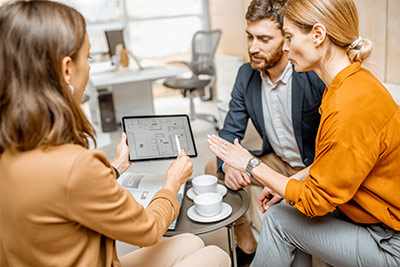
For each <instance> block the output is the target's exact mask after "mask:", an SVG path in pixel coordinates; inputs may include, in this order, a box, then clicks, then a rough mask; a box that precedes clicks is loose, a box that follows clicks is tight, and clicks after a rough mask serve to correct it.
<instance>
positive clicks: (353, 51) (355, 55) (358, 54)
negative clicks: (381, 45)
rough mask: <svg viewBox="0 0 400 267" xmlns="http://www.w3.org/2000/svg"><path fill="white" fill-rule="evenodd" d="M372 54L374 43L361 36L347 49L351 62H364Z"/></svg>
mask: <svg viewBox="0 0 400 267" xmlns="http://www.w3.org/2000/svg"><path fill="white" fill-rule="evenodd" d="M371 53H372V42H371V40H369V39H367V38H362V37H361V36H360V37H359V38H358V39H357V40H355V41H354V42H352V43H351V44H350V45H349V48H348V49H347V55H348V57H349V60H350V62H357V61H358V62H363V61H364V60H365V59H367V58H368V57H369V56H370V55H371Z"/></svg>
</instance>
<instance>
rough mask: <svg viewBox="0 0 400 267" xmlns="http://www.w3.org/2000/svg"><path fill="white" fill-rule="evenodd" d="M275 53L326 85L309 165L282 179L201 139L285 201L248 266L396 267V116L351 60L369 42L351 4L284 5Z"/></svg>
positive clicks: (399, 217) (399, 218) (238, 152)
mask: <svg viewBox="0 0 400 267" xmlns="http://www.w3.org/2000/svg"><path fill="white" fill-rule="evenodd" d="M283 12H284V32H285V38H286V41H285V45H284V48H283V49H284V50H285V51H287V52H288V57H289V60H290V61H291V62H292V64H293V65H294V67H295V70H296V71H299V72H302V71H309V70H314V71H315V72H316V73H317V74H318V76H319V77H320V78H321V79H322V80H323V81H324V83H325V84H326V87H327V88H326V90H325V92H324V96H323V99H322V104H321V106H320V113H321V122H320V126H319V129H318V134H317V137H316V155H315V160H314V163H313V164H312V165H311V167H310V168H308V169H307V172H305V173H304V177H303V178H305V181H304V182H300V181H301V180H302V179H301V178H302V177H297V178H296V179H289V178H288V177H285V176H283V175H280V174H278V173H276V172H275V171H273V170H272V169H270V168H268V167H267V166H266V165H265V164H263V163H259V162H258V161H257V160H254V159H252V156H251V155H250V154H249V153H248V152H247V151H246V150H245V149H243V148H242V147H241V146H240V144H239V143H238V142H237V141H235V142H234V144H231V143H229V142H226V141H225V140H223V139H221V138H219V137H216V136H210V137H209V138H208V142H209V144H210V147H211V150H212V151H213V152H214V153H215V154H216V155H217V156H218V157H220V158H221V159H222V160H224V161H225V162H227V164H229V165H231V166H234V167H235V168H237V169H238V170H241V171H248V172H249V173H251V175H252V176H254V177H255V178H256V179H257V180H258V181H260V182H261V183H263V184H264V185H265V186H266V187H267V188H265V189H264V191H263V194H262V195H261V196H260V198H259V203H258V204H259V208H260V209H261V210H262V211H263V212H265V209H264V207H263V205H264V203H265V202H266V201H267V200H268V199H269V198H270V196H271V191H270V190H272V191H273V192H275V193H277V194H279V195H280V196H282V197H285V199H286V203H287V204H289V205H286V204H285V203H283V204H280V205H276V206H273V207H270V208H269V209H268V211H267V212H266V213H265V216H264V222H263V228H262V233H261V236H260V242H259V246H258V248H257V252H256V256H255V258H254V261H253V262H252V265H251V266H311V255H314V256H317V257H318V258H320V259H322V260H323V261H325V262H327V263H329V264H330V265H333V266H400V232H399V231H400V198H399V197H398V196H399V195H400V134H399V129H400V110H399V107H398V106H397V104H396V103H395V102H394V100H393V98H392V97H391V95H390V94H389V93H388V91H387V90H386V89H385V88H384V86H383V85H382V84H381V83H380V82H379V81H378V80H377V79H376V78H375V77H374V76H373V74H371V73H370V72H369V71H368V70H366V69H364V68H362V67H361V63H362V62H363V61H364V60H365V59H366V58H367V57H368V56H369V54H370V53H371V48H372V46H371V42H370V41H369V40H368V39H364V38H362V37H361V36H360V35H359V30H358V13H357V9H356V6H355V4H354V2H353V1H352V0H288V1H287V3H286V6H285V7H284V11H283Z"/></svg>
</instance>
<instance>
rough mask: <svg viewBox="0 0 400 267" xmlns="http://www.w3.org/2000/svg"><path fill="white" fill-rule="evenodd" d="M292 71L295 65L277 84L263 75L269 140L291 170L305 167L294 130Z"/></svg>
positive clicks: (284, 73) (263, 95)
mask: <svg viewBox="0 0 400 267" xmlns="http://www.w3.org/2000/svg"><path fill="white" fill-rule="evenodd" d="M292 72H293V71H292V65H291V64H290V63H288V64H287V66H286V68H285V70H284V71H283V72H282V74H281V76H279V78H278V79H277V80H276V81H275V83H273V82H272V81H271V80H270V78H269V77H268V75H266V74H264V73H263V72H260V73H261V78H262V81H263V82H262V94H261V95H262V110H263V115H264V124H265V130H266V133H267V137H268V140H269V143H270V144H271V146H272V148H273V149H274V151H275V153H276V155H277V156H279V157H280V158H281V159H282V160H283V161H285V162H287V163H288V164H289V165H290V166H291V167H305V166H304V164H303V160H302V158H301V155H300V151H299V148H298V146H297V142H296V138H295V136H294V130H293V121H292Z"/></svg>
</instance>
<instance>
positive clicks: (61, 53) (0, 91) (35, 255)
mask: <svg viewBox="0 0 400 267" xmlns="http://www.w3.org/2000/svg"><path fill="white" fill-rule="evenodd" d="M85 29H86V25H85V20H84V19H83V17H82V15H81V14H79V13H78V12H77V11H76V10H74V9H72V8H70V7H67V6H65V5H62V4H59V3H57V2H54V1H10V2H9V3H7V4H3V5H1V6H0V38H1V42H0V266H18V267H19V266H85V267H87V266H121V263H122V266H229V265H230V259H229V256H228V255H227V254H226V253H225V252H223V251H222V250H221V249H219V248H217V247H215V246H209V247H204V243H203V241H201V239H200V238H198V237H196V236H194V235H189V234H183V235H179V236H176V237H173V238H168V239H164V240H162V241H161V242H159V241H160V239H161V237H162V235H163V234H164V232H165V231H166V230H167V228H168V226H169V225H170V224H171V223H172V221H173V220H174V219H175V218H176V216H177V215H178V213H179V204H178V200H177V199H176V193H177V191H178V189H179V187H180V185H181V184H182V183H183V182H185V181H186V180H187V179H188V178H189V177H190V176H191V174H192V163H191V161H190V159H189V158H188V157H187V156H186V155H185V153H184V152H183V151H182V155H181V156H179V157H178V158H177V160H176V161H175V162H173V163H172V165H171V166H170V168H169V169H168V171H167V178H166V181H165V185H164V188H163V189H162V190H160V191H159V192H158V193H157V194H156V195H155V196H154V198H153V199H152V201H151V203H150V204H149V206H148V207H147V208H146V209H144V208H143V207H142V206H141V205H140V204H138V203H137V202H136V201H135V199H134V198H133V197H132V195H131V194H130V193H129V192H128V191H127V190H125V189H124V188H122V187H121V186H120V185H119V184H118V183H117V181H116V179H115V178H116V176H117V175H116V174H117V173H118V172H119V173H122V172H124V171H125V170H126V169H127V168H128V167H129V162H128V161H127V157H128V154H129V149H128V147H127V146H126V136H125V135H122V138H121V142H120V143H119V145H118V147H117V157H116V158H115V159H114V160H113V161H112V163H110V162H109V161H108V160H107V158H106V156H105V154H104V153H102V152H100V151H98V150H89V149H88V146H89V139H94V134H95V133H94V130H93V128H92V126H91V125H90V124H89V122H88V121H87V120H86V118H85V116H84V114H83V113H82V111H81V109H80V102H81V101H82V99H83V93H84V90H85V87H86V84H87V82H88V77H89V65H88V61H87V59H88V57H89V47H90V44H89V40H88V36H87V33H86V30H85ZM115 170H116V171H115ZM115 239H118V240H121V241H124V242H127V243H130V244H134V245H137V246H142V247H148V248H143V249H139V250H136V251H134V252H132V253H130V254H128V255H126V256H124V257H122V258H121V261H120V260H119V259H118V257H117V253H116V246H115Z"/></svg>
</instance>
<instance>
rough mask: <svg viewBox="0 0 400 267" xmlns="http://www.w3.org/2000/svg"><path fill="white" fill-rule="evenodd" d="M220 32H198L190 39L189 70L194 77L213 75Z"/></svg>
mask: <svg viewBox="0 0 400 267" xmlns="http://www.w3.org/2000/svg"><path fill="white" fill-rule="evenodd" d="M220 38H221V30H212V31H198V32H196V33H195V34H194V35H193V39H192V62H191V70H192V72H193V74H194V75H197V76H198V75H201V74H206V75H215V66H214V55H215V51H216V50H217V46H218V43H219V40H220Z"/></svg>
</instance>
